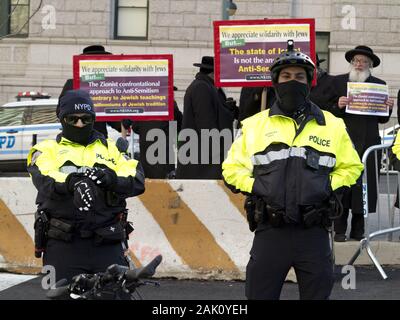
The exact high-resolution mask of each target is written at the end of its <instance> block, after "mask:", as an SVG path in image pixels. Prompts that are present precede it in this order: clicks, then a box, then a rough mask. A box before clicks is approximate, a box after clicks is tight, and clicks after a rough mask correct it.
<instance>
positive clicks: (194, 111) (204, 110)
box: [176, 56, 238, 179]
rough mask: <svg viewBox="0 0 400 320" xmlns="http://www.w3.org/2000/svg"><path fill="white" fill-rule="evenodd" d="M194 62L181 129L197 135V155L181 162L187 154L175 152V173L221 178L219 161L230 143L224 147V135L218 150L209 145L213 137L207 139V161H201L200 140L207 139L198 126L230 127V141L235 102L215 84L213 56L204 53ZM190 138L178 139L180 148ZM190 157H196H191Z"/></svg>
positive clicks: (219, 130) (235, 115) (184, 177)
mask: <svg viewBox="0 0 400 320" xmlns="http://www.w3.org/2000/svg"><path fill="white" fill-rule="evenodd" d="M193 65H194V66H196V67H199V68H200V72H198V73H197V74H196V76H195V79H194V80H193V82H192V83H191V84H190V86H189V87H188V88H187V89H186V93H185V97H184V110H183V121H182V130H183V129H192V130H195V132H196V134H197V137H198V139H197V142H198V147H197V148H196V151H197V155H195V154H190V156H189V157H188V158H189V159H190V163H183V162H181V160H182V159H181V157H182V156H187V154H185V155H181V154H180V152H178V167H177V172H176V177H177V178H178V179H221V173H222V170H221V164H222V161H223V160H224V154H225V153H226V152H227V149H228V148H229V147H230V144H229V145H227V147H226V150H225V148H224V144H226V142H227V141H225V139H224V138H220V139H219V142H220V148H219V151H217V150H215V148H213V146H212V144H213V143H215V141H214V140H212V139H209V140H208V146H209V156H208V157H207V158H208V159H206V160H207V161H206V162H207V163H204V162H205V161H204V159H202V151H204V150H202V148H201V146H202V144H204V145H205V146H207V143H205V140H204V139H203V140H202V138H201V130H203V129H208V130H213V129H217V130H218V132H221V131H222V130H224V129H228V130H230V131H231V134H230V137H229V138H230V143H231V142H232V140H233V122H234V120H235V118H237V111H238V110H237V107H236V102H235V101H234V100H233V99H232V98H228V99H227V97H226V95H225V93H224V91H223V90H222V89H221V88H217V87H216V86H215V85H214V57H211V56H204V57H203V58H202V59H201V63H194V64H193ZM214 132H215V131H214ZM225 132H226V130H225ZM193 142H194V141H193V140H192V141H190V138H189V139H187V140H186V141H179V143H180V148H183V146H184V145H186V144H187V143H189V144H190V143H193ZM185 149H186V148H185ZM182 150H183V149H182ZM192 151H193V152H194V148H189V153H191V152H192ZM206 151H207V150H206ZM203 158H204V155H203ZM192 159H195V160H194V161H192ZM202 160H203V161H202Z"/></svg>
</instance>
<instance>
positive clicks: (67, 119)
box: [64, 114, 93, 125]
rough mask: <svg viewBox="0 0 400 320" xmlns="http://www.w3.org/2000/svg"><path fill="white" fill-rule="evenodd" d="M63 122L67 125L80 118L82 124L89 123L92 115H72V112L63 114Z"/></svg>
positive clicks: (74, 122)
mask: <svg viewBox="0 0 400 320" xmlns="http://www.w3.org/2000/svg"><path fill="white" fill-rule="evenodd" d="M64 119H65V122H66V123H68V124H69V125H74V124H76V123H77V122H78V120H79V119H81V121H82V123H83V124H90V123H92V122H93V117H92V116H91V115H89V114H87V115H84V116H74V115H72V114H68V115H66V116H65V118H64Z"/></svg>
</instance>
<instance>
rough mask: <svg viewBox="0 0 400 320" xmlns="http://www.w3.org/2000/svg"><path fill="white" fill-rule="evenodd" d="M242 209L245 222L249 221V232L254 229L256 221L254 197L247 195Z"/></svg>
mask: <svg viewBox="0 0 400 320" xmlns="http://www.w3.org/2000/svg"><path fill="white" fill-rule="evenodd" d="M244 210H245V211H246V217H247V222H248V223H249V229H250V231H251V232H253V231H254V230H256V228H257V222H256V219H255V214H256V197H255V196H247V197H246V199H245V201H244Z"/></svg>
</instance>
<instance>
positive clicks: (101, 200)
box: [27, 138, 144, 228]
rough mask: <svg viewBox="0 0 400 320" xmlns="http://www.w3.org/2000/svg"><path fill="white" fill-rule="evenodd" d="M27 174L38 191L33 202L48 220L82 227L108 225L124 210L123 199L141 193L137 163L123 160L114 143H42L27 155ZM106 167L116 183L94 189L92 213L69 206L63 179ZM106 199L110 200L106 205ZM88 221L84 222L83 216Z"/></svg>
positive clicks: (140, 178)
mask: <svg viewBox="0 0 400 320" xmlns="http://www.w3.org/2000/svg"><path fill="white" fill-rule="evenodd" d="M27 161H28V172H29V174H30V175H31V177H32V181H33V184H34V185H35V187H36V188H37V189H38V196H37V199H36V203H37V204H38V205H39V209H44V210H46V211H47V212H49V213H50V214H51V216H52V217H55V218H59V219H62V220H65V221H68V222H70V223H76V222H77V217H80V218H79V219H78V220H82V221H83V223H84V224H85V228H87V227H88V224H90V226H89V227H90V228H96V227H100V226H104V225H107V224H108V223H111V222H112V221H113V220H114V219H115V217H116V215H118V214H119V213H121V212H122V211H123V210H124V209H125V208H126V202H125V199H126V198H128V197H132V196H136V195H139V194H141V193H143V192H144V174H143V170H142V169H141V166H140V164H139V163H138V161H136V160H133V159H129V160H128V159H126V158H125V157H124V155H123V154H121V153H120V152H119V151H118V149H117V147H116V146H115V143H114V142H113V141H112V140H111V139H108V140H107V141H106V140H105V139H104V138H103V139H96V140H95V141H93V142H92V143H90V144H89V145H87V146H83V145H80V144H77V143H74V142H71V141H69V140H68V139H65V138H61V140H59V141H58V142H57V141H55V140H45V141H42V142H40V143H38V144H37V145H35V146H34V147H32V149H31V150H30V152H29V155H28V159H27ZM93 167H102V168H106V167H107V168H110V169H112V170H114V171H115V173H116V174H117V182H116V183H115V184H114V185H113V186H111V187H110V188H109V190H104V189H103V188H101V187H96V192H97V197H96V203H95V207H94V210H93V212H90V214H89V213H82V212H79V210H78V209H77V208H75V206H74V205H73V194H71V193H70V192H69V191H68V190H67V186H66V183H65V180H66V178H67V176H68V174H69V173H71V172H82V173H83V172H84V171H85V169H86V168H93ZM110 198H112V199H113V200H112V201H111V202H112V203H110ZM85 215H86V216H87V217H88V219H89V216H91V217H90V221H87V220H88V219H86V218H85V217H86V216H85Z"/></svg>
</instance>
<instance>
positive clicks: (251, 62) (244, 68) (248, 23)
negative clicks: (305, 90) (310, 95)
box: [214, 19, 316, 87]
mask: <svg viewBox="0 0 400 320" xmlns="http://www.w3.org/2000/svg"><path fill="white" fill-rule="evenodd" d="M287 40H294V48H295V50H299V51H301V52H303V53H305V54H307V55H308V56H309V57H310V58H311V59H312V60H313V61H314V62H315V61H316V57H315V20H314V19H264V20H234V21H229V20H228V21H214V55H215V84H216V85H217V86H218V87H263V86H271V85H272V82H271V77H270V72H269V67H270V66H271V64H272V62H273V61H274V59H275V58H276V57H278V56H279V54H281V53H282V52H283V51H285V50H286V49H287ZM315 83H316V81H315V77H314V81H313V85H315Z"/></svg>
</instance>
